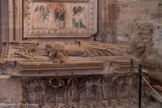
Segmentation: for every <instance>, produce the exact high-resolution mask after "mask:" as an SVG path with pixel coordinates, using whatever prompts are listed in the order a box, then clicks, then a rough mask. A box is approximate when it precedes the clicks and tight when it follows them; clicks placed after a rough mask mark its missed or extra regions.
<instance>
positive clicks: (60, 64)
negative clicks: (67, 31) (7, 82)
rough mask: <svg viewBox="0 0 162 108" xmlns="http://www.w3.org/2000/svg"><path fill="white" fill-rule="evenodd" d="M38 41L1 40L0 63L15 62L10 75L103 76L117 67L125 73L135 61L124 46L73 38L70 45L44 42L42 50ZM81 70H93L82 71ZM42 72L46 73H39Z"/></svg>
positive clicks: (115, 70) (117, 69)
mask: <svg viewBox="0 0 162 108" xmlns="http://www.w3.org/2000/svg"><path fill="white" fill-rule="evenodd" d="M38 44H39V43H38V42H36V41H33V42H32V41H31V42H30V41H24V42H23V41H22V42H7V43H4V50H3V54H2V63H4V64H5V63H6V64H7V63H8V62H10V63H11V62H12V63H15V62H16V68H15V69H14V70H11V71H14V72H12V75H13V76H19V75H20V76H21V75H22V76H23V75H24V74H25V75H27V76H28V75H29V76H30V72H32V73H33V74H32V75H31V76H33V75H36V76H39V74H37V73H38V71H40V72H39V73H40V76H51V75H53V76H64V74H65V76H66V75H70V76H72V75H75V74H76V75H77V74H78V75H84V74H85V75H88V74H89V75H93V74H94V75H95V74H96V75H104V74H108V73H112V72H115V73H118V71H119V70H121V68H123V72H124V71H125V72H126V73H127V72H129V71H130V70H132V69H133V68H134V67H136V64H137V61H136V60H137V59H136V58H135V57H133V56H130V55H128V53H130V50H129V49H128V47H126V46H121V45H112V44H102V43H98V42H86V41H76V44H73V45H65V44H64V43H62V42H55V43H52V44H49V45H46V48H45V49H38V48H37V45H38ZM105 65H107V66H105ZM110 66H111V67H113V66H116V67H115V68H114V69H113V71H112V72H108V71H107V70H105V71H104V68H106V67H110ZM94 69H97V71H98V70H99V71H98V72H97V71H95V70H94ZM64 70H69V71H70V70H75V71H77V70H80V71H81V70H82V71H83V70H84V72H72V73H71V72H66V73H65V72H64ZM85 70H94V71H92V72H86V71H85ZM109 70H110V69H109ZM43 71H49V72H48V74H43ZM50 71H56V72H54V73H53V72H50ZM101 71H102V72H101ZM125 72H124V73H125ZM34 73H35V74H34Z"/></svg>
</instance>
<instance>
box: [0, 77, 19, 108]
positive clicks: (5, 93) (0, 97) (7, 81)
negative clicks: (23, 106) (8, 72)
mask: <svg viewBox="0 0 162 108" xmlns="http://www.w3.org/2000/svg"><path fill="white" fill-rule="evenodd" d="M21 99H22V90H21V82H20V79H14V78H10V76H0V108H6V107H5V105H6V106H7V108H11V107H12V108H19V106H18V104H19V103H20V102H21V101H22V100H21ZM10 104H13V105H11V106H10ZM3 105H4V106H3Z"/></svg>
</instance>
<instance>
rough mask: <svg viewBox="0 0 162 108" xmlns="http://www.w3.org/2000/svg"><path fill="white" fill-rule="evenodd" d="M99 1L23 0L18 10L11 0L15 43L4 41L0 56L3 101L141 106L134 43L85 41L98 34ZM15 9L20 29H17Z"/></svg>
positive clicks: (19, 106)
mask: <svg viewBox="0 0 162 108" xmlns="http://www.w3.org/2000/svg"><path fill="white" fill-rule="evenodd" d="M97 3H98V2H97V0H17V4H16V5H17V6H18V9H17V10H16V11H13V7H14V5H13V2H12V0H10V1H9V7H10V8H9V10H10V13H9V16H10V21H9V25H10V42H4V43H3V52H2V57H1V60H0V69H1V74H2V75H1V79H0V80H1V81H0V83H1V84H0V86H2V89H1V91H0V94H1V95H2V96H1V100H0V101H2V102H4V103H11V106H7V107H8V108H95V107H98V108H115V107H117V108H133V107H136V106H137V102H138V99H137V91H138V89H137V88H138V86H137V84H138V78H137V66H138V64H139V60H138V59H137V58H136V57H135V56H134V55H133V52H132V50H131V47H129V46H127V45H114V44H104V43H99V42H94V41H84V40H87V39H88V40H90V38H93V36H94V35H95V34H96V33H97V9H98V6H97V5H98V4H97ZM13 12H16V15H19V20H18V19H16V21H17V23H16V24H17V27H18V28H20V29H14V25H13V24H15V23H14V20H15V19H14V18H15V17H14V14H15V13H13ZM13 19H14V20H13ZM21 28H23V29H21ZM14 30H16V31H15V33H16V34H17V35H16V37H14V35H13V34H14V33H13V31H14ZM14 38H15V39H16V40H15V41H13V39H14ZM80 38H81V40H79V39H80ZM57 39H60V40H61V41H55V40H57ZM24 40H25V41H24ZM69 40H70V42H67V41H69ZM74 40H76V41H74ZM71 41H72V44H70V43H71ZM10 96H11V97H10ZM12 103H13V104H12ZM145 104H147V102H146V103H143V105H145Z"/></svg>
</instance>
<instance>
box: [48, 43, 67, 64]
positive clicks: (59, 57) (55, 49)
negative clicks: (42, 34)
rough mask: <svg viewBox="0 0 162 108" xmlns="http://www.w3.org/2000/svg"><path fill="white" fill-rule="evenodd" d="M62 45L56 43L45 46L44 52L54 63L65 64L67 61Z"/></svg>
mask: <svg viewBox="0 0 162 108" xmlns="http://www.w3.org/2000/svg"><path fill="white" fill-rule="evenodd" d="M64 46H65V45H64V43H62V42H56V43H52V44H49V45H46V51H47V52H48V55H49V57H50V58H51V59H54V61H53V62H54V63H65V62H66V61H67V59H68V53H67V52H66V51H65V49H64Z"/></svg>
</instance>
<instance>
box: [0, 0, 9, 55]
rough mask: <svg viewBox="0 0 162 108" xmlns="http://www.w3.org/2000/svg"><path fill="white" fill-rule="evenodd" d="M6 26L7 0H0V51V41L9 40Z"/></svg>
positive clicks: (0, 45) (0, 43)
mask: <svg viewBox="0 0 162 108" xmlns="http://www.w3.org/2000/svg"><path fill="white" fill-rule="evenodd" d="M8 28H9V25H8V0H0V53H1V51H2V42H3V41H8V40H9V34H8V33H9V32H8V31H9V30H8Z"/></svg>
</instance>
